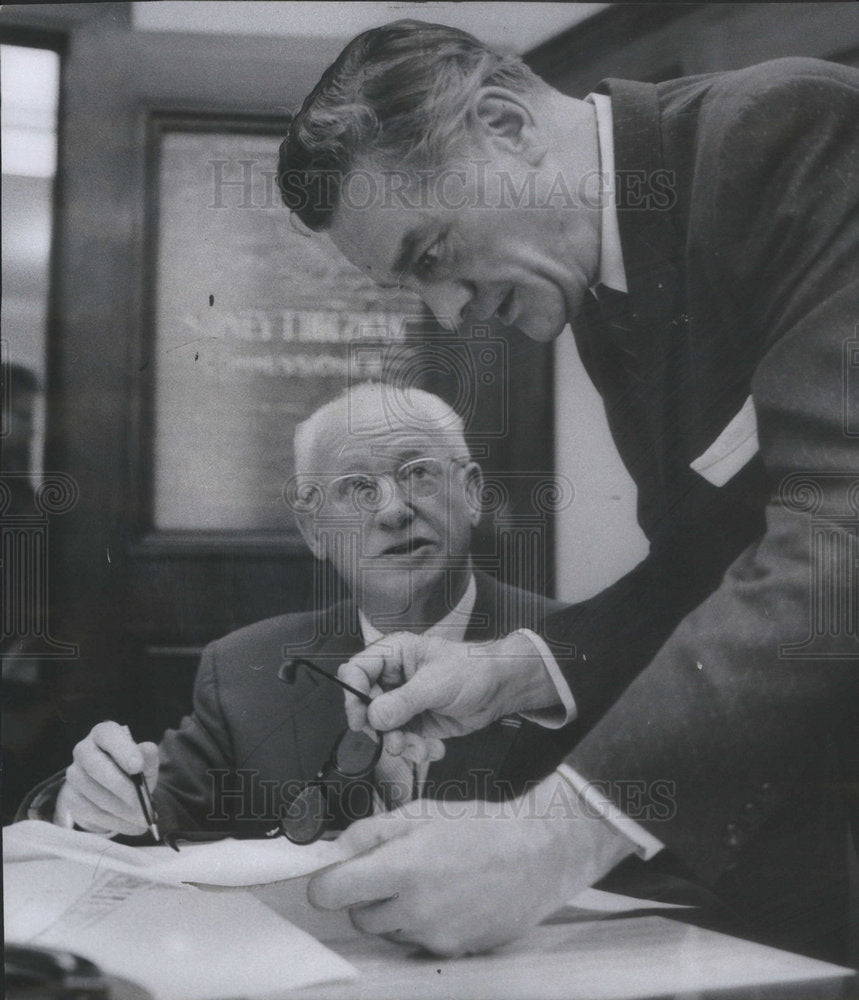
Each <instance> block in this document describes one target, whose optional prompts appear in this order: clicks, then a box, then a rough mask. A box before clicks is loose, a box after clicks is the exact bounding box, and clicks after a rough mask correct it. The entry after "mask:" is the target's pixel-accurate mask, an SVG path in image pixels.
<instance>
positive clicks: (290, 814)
mask: <svg viewBox="0 0 859 1000" xmlns="http://www.w3.org/2000/svg"><path fill="white" fill-rule="evenodd" d="M327 820H328V815H327V808H326V801H325V790H324V789H323V787H322V786H321V785H307V786H306V787H305V788H302V790H301V791H300V792H299V793H298V795H296V796H295V798H294V799H293V800H292V802H290V804H289V805H288V806H287V809H286V812H285V813H284V814H283V819H282V820H281V823H282V826H283V832H284V833H285V834H286V838H287V840H291V841H292V842H293V844H311V843H313V841H314V840H318V839H319V837H320V836H321V835H322V833H323V831H324V830H325V827H326V824H327Z"/></svg>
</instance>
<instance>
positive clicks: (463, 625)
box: [358, 573, 477, 646]
mask: <svg viewBox="0 0 859 1000" xmlns="http://www.w3.org/2000/svg"><path fill="white" fill-rule="evenodd" d="M476 600H477V583H476V582H475V579H474V574H473V573H469V575H468V585H467V586H466V588H465V593H464V594H463V595H462V597H460V599H459V601H458V602H457V605H456V607H455V608H454V609H453V610H452V611H449V612H448V613H447V614H446V615H445V616H444V618H442V619H441V620H440V621H437V622H436V623H435V625H430V627H429V628H428V629H424V635H440V636H442V637H443V638H445V639H450V641H451V642H462V640H463V639H464V638H465V630H466V629H467V628H468V623H469V622H470V621H471V613H472V611H474V602H475V601H476ZM358 619H359V620H360V622H361V634H362V635H363V637H364V642H365V644H366V645H368V646H369V645H370V643H371V642H376V640H378V639H381V638H382V635H383V634H384V633H382V632H380V631H379V630H378V629H377V628H376V627H375V626H374V625H373V624H372V623H371V622H370V619H369V618H367V616H366V615H365V614H364V612H363V611H361V609H360V608H359V609H358Z"/></svg>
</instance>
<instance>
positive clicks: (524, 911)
mask: <svg viewBox="0 0 859 1000" xmlns="http://www.w3.org/2000/svg"><path fill="white" fill-rule="evenodd" d="M561 781H562V779H560V778H559V777H558V775H557V774H555V775H550V776H549V777H548V778H546V779H545V780H544V781H543V782H541V783H540V785H538V786H536V788H534V789H533V790H532V791H531V792H530V793H529V794H528V796H527V797H526V798H524V799H514V800H512V801H510V802H507V803H504V802H501V803H497V802H496V803H493V802H483V801H471V802H444V801H435V800H429V799H419V800H415V801H413V802H411V803H409V804H408V805H406V806H403V807H401V808H400V809H398V810H396V811H394V812H391V813H383V814H381V815H378V816H373V817H370V818H369V819H362V820H358V822H357V823H353V824H352V826H350V827H349V828H348V829H347V830H346V831H345V832H344V833H343V834H341V835H340V838H339V839H338V841H337V843H338V847H340V848H342V850H343V851H344V852H346V853H347V854H350V855H354V856H353V857H350V858H348V860H346V861H344V862H343V863H342V864H339V865H336V866H334V867H332V868H328V869H326V870H325V871H322V872H320V873H319V874H317V875H315V876H314V877H313V878H312V879H311V881H310V884H309V886H308V892H307V894H308V898H309V899H310V902H311V903H312V904H313V905H314V906H316V907H318V908H320V909H326V910H343V909H348V911H349V915H350V918H351V920H352V923H353V924H354V925H355V927H357V928H358V929H359V930H361V931H363V932H365V933H367V934H375V935H378V936H379V937H383V938H386V939H387V940H390V941H394V942H396V943H397V944H403V945H411V946H414V945H421V946H423V947H424V948H427V949H428V950H429V951H432V952H435V953H436V954H439V955H445V956H456V955H463V954H469V953H473V952H481V951H486V950H488V949H490V948H493V947H495V946H497V945H501V944H504V943H505V942H507V941H511V940H513V939H514V938H516V937H519V936H520V935H522V934H524V933H526V932H527V931H528V930H529V929H530V928H531V927H533V926H534V925H535V924H537V923H539V921H540V920H542V919H543V918H544V917H546V916H548V914H550V913H552V912H553V911H554V910H556V909H558V908H559V907H560V906H562V905H563V904H564V903H565V902H567V900H569V899H571V898H572V897H574V896H575V895H577V894H578V893H579V892H581V891H582V890H583V889H585V888H588V887H589V886H591V885H593V884H594V882H597V881H598V880H599V879H600V878H602V876H603V875H605V874H606V873H607V872H609V871H610V870H611V869H612V868H613V867H614V866H615V865H616V864H618V863H619V862H620V861H621V860H622V859H623V858H624V857H626V856H627V855H628V854H630V853H631V852H632V845H631V843H630V842H629V841H627V840H626V839H625V838H623V837H622V836H621V835H620V834H618V833H615V832H614V831H613V830H611V829H610V828H609V827H608V826H607V825H606V824H605V823H603V822H602V820H599V819H597V818H595V817H593V816H592V815H588V812H587V810H586V808H585V807H584V806H582V804H581V803H580V802H579V800H578V799H577V797H576V795H575V792H573V791H572V789H571V788H570V787H569V786H566V787H565V786H564V785H562V784H561Z"/></svg>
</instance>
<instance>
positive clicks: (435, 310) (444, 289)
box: [420, 281, 474, 328]
mask: <svg viewBox="0 0 859 1000" xmlns="http://www.w3.org/2000/svg"><path fill="white" fill-rule="evenodd" d="M420 294H421V298H422V299H423V300H424V302H425V303H426V304H427V305H428V306H429V308H430V310H431V311H432V314H433V316H435V318H436V319H437V320H438V321H439V323H441V324H443V325H445V326H451V327H454V328H455V327H457V326H459V324H460V323H461V322H462V320H463V314H464V312H465V310H466V309H467V308H468V305H469V303H470V302H471V301H472V299H473V298H474V288H473V286H471V285H470V284H469V283H468V282H463V281H444V282H436V283H434V284H427V285H424V286H423V287H422V288H421V292H420Z"/></svg>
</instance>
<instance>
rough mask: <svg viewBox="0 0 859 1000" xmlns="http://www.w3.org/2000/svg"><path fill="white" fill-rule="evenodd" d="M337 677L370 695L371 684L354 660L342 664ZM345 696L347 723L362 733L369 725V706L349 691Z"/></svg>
mask: <svg viewBox="0 0 859 1000" xmlns="http://www.w3.org/2000/svg"><path fill="white" fill-rule="evenodd" d="M337 676H338V678H339V679H340V680H341V681H343V682H344V683H345V684H349V685H351V686H352V687H353V688H355V689H356V690H358V691H363V692H364V693H365V694H369V693H370V689H371V682H370V679H369V677H368V676H367V674H365V673H364V671H363V670H362V669H361V668H360V667H357V666H355V665H354V664H353V662H352V660H349V661H347V662H346V663H342V664H341V665H340V666H339V667H338V668H337ZM344 694H345V708H346V721H347V723H348V724H349V728H350V729H353V730H354V731H355V732H360V731H361V730H362V729H363V728H364V727H365V726H366V725H367V706H366V705H365V704H364V702H363V701H361V699H360V698H358V697H357V696H356V695H354V694H352V693H351V692H349V691H346V692H344Z"/></svg>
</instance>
